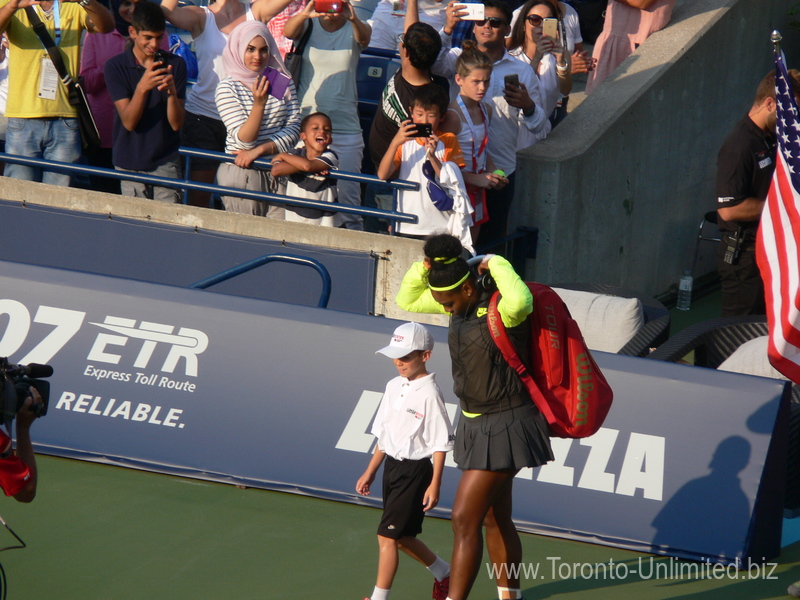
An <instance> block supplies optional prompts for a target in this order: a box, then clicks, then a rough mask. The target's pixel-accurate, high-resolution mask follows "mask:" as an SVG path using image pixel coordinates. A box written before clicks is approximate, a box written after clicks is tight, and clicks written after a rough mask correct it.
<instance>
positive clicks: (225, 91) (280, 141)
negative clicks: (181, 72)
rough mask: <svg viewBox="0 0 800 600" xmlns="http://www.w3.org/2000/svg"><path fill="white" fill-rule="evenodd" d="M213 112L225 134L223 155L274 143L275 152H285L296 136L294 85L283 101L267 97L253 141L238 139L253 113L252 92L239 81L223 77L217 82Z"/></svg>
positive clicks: (297, 124) (297, 109) (297, 123)
mask: <svg viewBox="0 0 800 600" xmlns="http://www.w3.org/2000/svg"><path fill="white" fill-rule="evenodd" d="M216 101H217V110H219V116H220V118H221V119H222V122H223V123H225V128H226V129H227V130H228V135H227V137H226V138H225V152H227V153H231V152H233V151H234V150H252V149H253V148H255V147H257V146H260V145H261V144H265V143H266V142H268V141H273V142H275V144H276V146H277V147H278V152H288V151H289V150H290V149H291V148H294V145H295V144H296V143H297V140H298V139H299V137H300V104H299V102H298V101H297V93H296V92H295V89H294V84H293V83H292V84H289V91H288V92H287V95H286V96H284V98H283V99H281V100H278V99H277V98H275V97H273V96H269V97H268V98H267V105H266V106H265V107H264V119H263V120H262V121H261V127H260V128H259V130H258V138H257V139H256V140H255V141H254V142H243V141H241V140H240V139H239V129H241V127H242V125H244V123H245V121H247V118H248V117H249V116H250V113H251V112H252V110H253V92H252V90H251V89H250V88H248V87H247V86H246V85H245V84H243V83H242V82H241V81H239V80H236V79H232V78H231V77H226V78H225V79H223V80H222V81H220V82H219V85H218V86H217V93H216Z"/></svg>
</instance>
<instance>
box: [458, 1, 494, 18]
mask: <svg viewBox="0 0 800 600" xmlns="http://www.w3.org/2000/svg"><path fill="white" fill-rule="evenodd" d="M453 8H455V9H456V10H458V11H462V12H463V11H467V14H466V15H462V16H461V19H462V20H463V21H483V20H484V19H485V18H486V11H485V10H484V9H485V6H484V5H483V4H481V3H477V2H466V3H464V4H456V5H455V6H453Z"/></svg>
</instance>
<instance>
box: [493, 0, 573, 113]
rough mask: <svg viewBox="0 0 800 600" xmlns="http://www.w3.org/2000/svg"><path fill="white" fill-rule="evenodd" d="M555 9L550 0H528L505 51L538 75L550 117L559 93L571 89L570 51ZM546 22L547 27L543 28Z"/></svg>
mask: <svg viewBox="0 0 800 600" xmlns="http://www.w3.org/2000/svg"><path fill="white" fill-rule="evenodd" d="M556 15H557V13H556V9H555V8H554V6H553V4H552V3H551V2H549V0H528V1H527V2H526V3H525V4H524V5H523V6H522V10H521V11H520V18H519V19H517V22H516V23H515V24H514V28H513V29H512V31H511V38H510V40H509V44H508V52H509V54H511V56H514V57H516V58H518V59H520V60H522V61H524V62H526V63H528V64H529V65H530V66H531V67H532V68H533V70H534V72H535V73H536V74H537V75H538V76H539V83H540V85H541V90H542V100H543V102H544V112H545V113H546V114H547V116H548V117H550V116H551V115H552V114H553V112H554V111H555V110H556V107H557V105H558V101H559V100H560V99H561V97H562V96H568V95H569V93H570V91H572V73H571V65H570V57H569V54H568V53H567V52H566V51H565V49H564V45H563V43H562V40H561V38H560V36H559V31H558V29H559V28H558V25H559V20H558V18H557V16H556ZM545 25H547V26H549V27H550V28H549V29H548V31H544V27H545Z"/></svg>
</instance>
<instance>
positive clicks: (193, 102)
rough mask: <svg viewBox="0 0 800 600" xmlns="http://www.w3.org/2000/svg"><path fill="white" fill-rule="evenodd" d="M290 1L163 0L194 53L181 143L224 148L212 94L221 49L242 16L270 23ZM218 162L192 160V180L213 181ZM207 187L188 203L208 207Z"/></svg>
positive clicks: (163, 7)
mask: <svg viewBox="0 0 800 600" xmlns="http://www.w3.org/2000/svg"><path fill="white" fill-rule="evenodd" d="M289 2H290V0H258V1H257V2H252V3H251V2H249V1H247V0H244V1H240V0H216V1H215V2H213V3H209V5H208V6H194V5H193V4H188V5H185V6H178V0H162V2H161V10H163V11H164V16H165V17H166V18H167V21H169V22H170V23H172V24H173V25H174V26H175V27H178V28H180V29H185V30H186V31H188V32H189V33H191V35H192V45H193V46H194V51H195V52H196V53H197V67H198V75H197V82H196V83H195V84H194V85H193V86H192V87H191V89H190V90H188V91H187V93H186V124H185V125H184V127H183V130H182V131H181V144H182V145H184V146H191V147H192V148H200V149H202V150H211V151H214V152H223V151H224V148H225V135H226V132H225V125H223V123H222V120H221V119H220V116H219V112H218V111H217V105H216V103H215V102H214V93H215V91H216V89H217V84H218V83H219V82H220V80H222V79H224V78H225V77H226V76H227V75H228V73H226V72H225V68H224V66H223V63H222V52H223V50H224V49H225V44H226V42H227V40H228V36H229V35H230V34H231V32H232V31H233V29H234V28H235V27H236V26H237V25H239V24H240V23H243V22H245V21H260V22H262V23H268V22H269V21H270V20H271V19H272V18H273V17H274V16H275V15H277V14H278V13H280V12H281V11H282V10H283V9H284V8H285V7H286V6H287V5H288V4H289ZM218 165H219V163H218V162H217V161H215V160H213V159H201V158H194V159H192V170H191V174H190V177H191V179H192V181H197V182H201V183H214V177H215V175H216V173H217V167H218ZM210 199H211V196H210V194H209V193H208V192H199V191H190V192H189V204H191V205H193V206H203V207H206V208H208V206H209V204H210Z"/></svg>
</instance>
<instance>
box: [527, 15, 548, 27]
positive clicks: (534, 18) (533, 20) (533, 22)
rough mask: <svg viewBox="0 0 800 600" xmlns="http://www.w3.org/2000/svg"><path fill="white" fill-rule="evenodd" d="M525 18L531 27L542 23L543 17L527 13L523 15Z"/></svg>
mask: <svg viewBox="0 0 800 600" xmlns="http://www.w3.org/2000/svg"><path fill="white" fill-rule="evenodd" d="M525 20H526V21H527V22H528V23H530V24H531V25H532V26H533V27H538V26H539V25H541V24H542V21H544V17H540V16H539V15H528V16H527V17H525Z"/></svg>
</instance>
